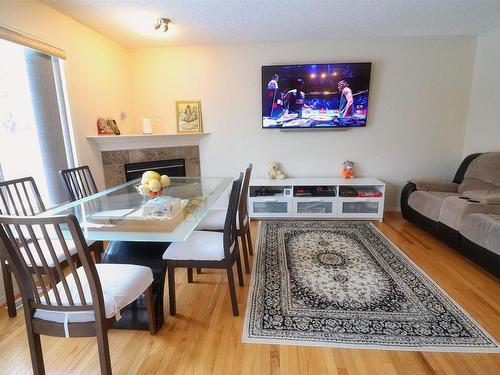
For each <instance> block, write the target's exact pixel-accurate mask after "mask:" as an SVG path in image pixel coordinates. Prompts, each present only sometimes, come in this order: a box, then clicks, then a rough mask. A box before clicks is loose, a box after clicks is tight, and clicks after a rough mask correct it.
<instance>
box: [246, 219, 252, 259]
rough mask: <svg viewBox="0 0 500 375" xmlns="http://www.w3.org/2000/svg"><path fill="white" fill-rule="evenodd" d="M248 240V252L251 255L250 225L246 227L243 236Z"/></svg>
mask: <svg viewBox="0 0 500 375" xmlns="http://www.w3.org/2000/svg"><path fill="white" fill-rule="evenodd" d="M245 237H246V238H247V240H248V252H249V253H250V255H251V256H253V247H252V233H251V232H250V225H248V227H247V235H246V236H245Z"/></svg>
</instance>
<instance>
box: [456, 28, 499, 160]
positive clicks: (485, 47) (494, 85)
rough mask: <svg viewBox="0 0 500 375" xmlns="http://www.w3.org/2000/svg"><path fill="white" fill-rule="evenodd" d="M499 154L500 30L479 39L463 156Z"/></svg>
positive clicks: (479, 36) (485, 34) (490, 32)
mask: <svg viewBox="0 0 500 375" xmlns="http://www.w3.org/2000/svg"><path fill="white" fill-rule="evenodd" d="M482 151H500V27H497V28H495V29H493V30H490V31H487V32H484V33H482V34H479V35H478V36H477V47H476V57H475V62H474V75H473V79H472V88H471V97H470V107H469V117H468V120H467V128H466V132H465V140H464V148H463V152H464V156H465V155H468V154H471V153H474V152H482Z"/></svg>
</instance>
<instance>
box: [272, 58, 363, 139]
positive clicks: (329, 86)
mask: <svg viewBox="0 0 500 375" xmlns="http://www.w3.org/2000/svg"><path fill="white" fill-rule="evenodd" d="M370 70H371V63H347V64H346V63H342V64H307V65H274V66H263V67H262V127H263V128H265V129H269V128H282V129H285V128H286V129H291V128H299V129H304V128H346V127H360V126H366V117H367V114H368V89H369V86H370Z"/></svg>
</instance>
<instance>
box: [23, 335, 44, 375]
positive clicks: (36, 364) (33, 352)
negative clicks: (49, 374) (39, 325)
mask: <svg viewBox="0 0 500 375" xmlns="http://www.w3.org/2000/svg"><path fill="white" fill-rule="evenodd" d="M26 328H28V327H26ZM28 344H29V347H30V356H31V365H32V367H33V374H35V375H45V366H44V364H43V353H42V342H41V340H40V335H39V334H37V333H34V332H33V331H32V327H31V325H30V327H29V328H28Z"/></svg>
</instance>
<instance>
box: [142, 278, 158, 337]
mask: <svg viewBox="0 0 500 375" xmlns="http://www.w3.org/2000/svg"><path fill="white" fill-rule="evenodd" d="M144 300H145V302H146V310H147V312H148V326H149V333H151V335H153V336H154V335H156V313H155V305H154V301H153V292H152V286H151V285H150V286H149V288H148V289H146V290H145V291H144Z"/></svg>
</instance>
